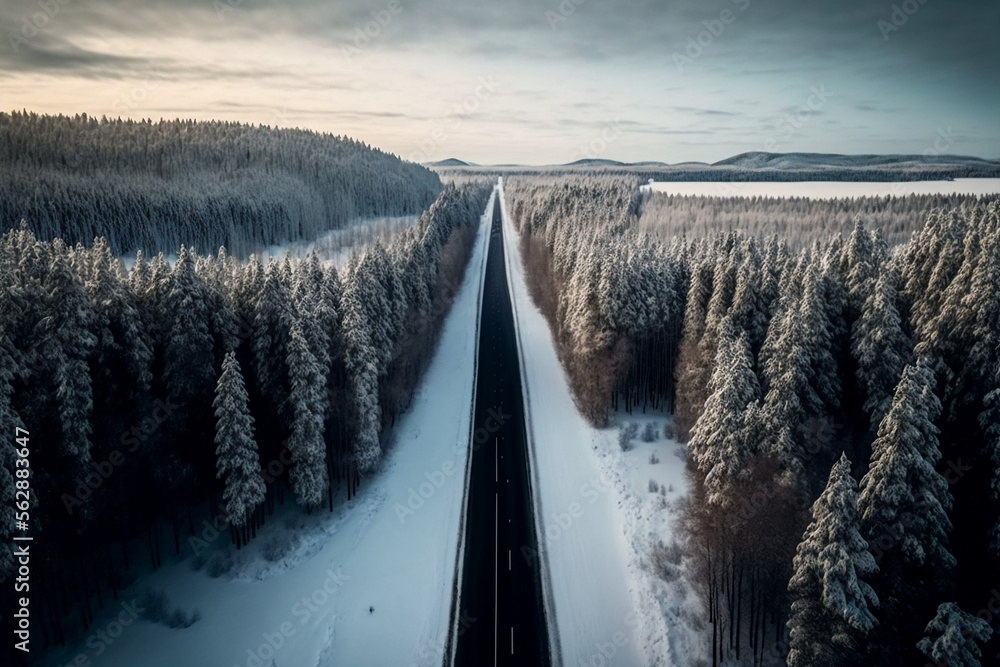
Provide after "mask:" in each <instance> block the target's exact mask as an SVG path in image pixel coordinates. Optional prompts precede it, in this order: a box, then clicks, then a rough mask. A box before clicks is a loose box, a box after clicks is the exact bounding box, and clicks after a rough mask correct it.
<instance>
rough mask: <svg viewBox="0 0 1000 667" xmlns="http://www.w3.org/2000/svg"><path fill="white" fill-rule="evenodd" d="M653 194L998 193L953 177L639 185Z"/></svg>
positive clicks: (995, 182) (993, 185) (991, 186)
mask: <svg viewBox="0 0 1000 667" xmlns="http://www.w3.org/2000/svg"><path fill="white" fill-rule="evenodd" d="M642 187H643V189H647V188H652V189H653V191H655V192H666V193H669V194H674V195H688V196H700V197H777V198H787V197H804V198H807V199H846V198H852V197H885V196H889V195H892V196H895V197H903V196H906V195H934V194H944V195H947V194H968V195H992V194H1000V178H956V179H955V180H953V181H910V182H900V183H874V182H873V183H862V182H848V181H801V182H798V183H792V182H784V181H782V182H770V181H760V182H752V181H751V182H739V183H728V182H721V181H714V182H713V181H690V182H680V181H677V182H672V181H657V182H653V183H650V184H648V185H644V186H642Z"/></svg>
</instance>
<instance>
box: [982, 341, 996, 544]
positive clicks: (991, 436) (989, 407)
mask: <svg viewBox="0 0 1000 667" xmlns="http://www.w3.org/2000/svg"><path fill="white" fill-rule="evenodd" d="M994 368H995V369H996V370H995V371H994V378H995V379H994V386H995V387H996V389H993V390H992V391H990V392H989V393H988V394H986V398H985V399H984V400H983V405H984V407H985V410H983V412H982V413H981V414H980V415H979V423H980V425H981V426H982V429H983V433H984V434H985V435H986V448H987V452H988V454H989V462H990V464H991V466H992V472H991V474H990V491H991V492H992V495H993V500H994V501H995V502H1000V361H997V362H995V363H994ZM990 545H991V547H992V549H993V553H994V554H996V555H997V556H1000V516H998V517H997V518H996V523H995V525H994V527H993V535H992V540H991V542H990Z"/></svg>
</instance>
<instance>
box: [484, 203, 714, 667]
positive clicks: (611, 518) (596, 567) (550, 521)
mask: <svg viewBox="0 0 1000 667" xmlns="http://www.w3.org/2000/svg"><path fill="white" fill-rule="evenodd" d="M501 206H503V212H504V217H503V219H504V242H505V250H506V253H505V254H506V257H507V267H508V281H509V282H510V288H511V289H510V291H511V299H512V302H513V304H512V305H513V307H514V317H515V321H516V326H517V328H518V341H519V346H520V351H521V359H522V364H523V367H522V374H523V376H524V380H525V386H524V391H525V396H526V398H525V401H526V403H527V405H526V412H527V418H528V424H529V426H528V430H529V440H530V451H531V457H532V459H531V464H532V484H533V493H534V498H535V512H536V519H537V525H538V526H539V533H540V535H539V544H540V551H541V554H540V557H541V558H542V563H543V568H544V570H543V571H544V572H545V573H547V575H548V577H547V579H548V581H547V591H546V593H547V596H548V599H547V603H548V604H549V605H550V607H549V608H550V611H551V610H553V609H554V616H555V618H554V619H552V618H550V623H552V624H554V627H553V632H552V633H551V634H552V636H553V637H556V638H558V650H559V655H558V656H557V657H558V662H559V663H560V664H565V665H573V666H574V667H577V666H583V667H596V666H598V665H601V666H611V665H619V666H622V667H625V666H632V665H650V666H653V665H656V666H661V665H662V666H666V665H687V664H690V663H689V658H690V657H694V656H695V655H697V650H698V649H697V646H698V642H697V638H695V637H691V636H689V635H690V632H689V631H688V630H687V629H686V628H687V627H688V625H687V623H686V622H684V621H682V619H691V618H692V617H693V605H692V604H691V601H690V594H689V592H688V588H687V586H686V585H685V583H684V577H683V576H678V578H677V579H676V580H675V581H673V582H671V583H667V582H666V581H664V580H662V579H660V578H658V577H657V576H656V575H654V573H653V572H652V570H651V569H650V568H649V566H648V565H647V561H648V557H649V547H650V545H651V544H652V543H654V542H657V541H662V542H664V543H665V544H669V543H670V542H671V535H670V533H671V525H670V523H671V517H672V512H671V511H670V508H672V507H673V506H675V505H676V502H677V498H678V497H680V496H681V495H682V494H683V493H684V491H685V486H684V462H683V460H682V458H681V457H682V456H683V452H684V449H683V447H681V446H680V445H678V444H677V443H675V442H673V441H670V440H666V439H664V438H663V437H662V436H660V437H658V438H657V439H656V440H655V441H654V442H652V443H643V445H642V446H639V447H633V448H632V449H631V450H630V451H628V452H623V451H622V449H621V448H620V447H619V445H618V429H617V428H608V429H600V430H599V429H594V428H593V427H591V426H590V425H589V424H587V422H586V420H585V419H584V418H583V417H582V416H581V415H580V413H579V411H578V410H577V409H576V406H575V404H574V402H573V399H572V395H571V393H570V389H569V385H568V382H567V379H566V376H565V373H564V372H563V369H562V366H561V365H560V363H559V360H558V358H557V355H556V351H555V348H554V345H553V341H552V336H551V332H550V331H549V327H548V324H547V322H546V321H545V319H544V317H543V316H542V314H541V312H540V311H539V310H538V308H537V307H536V306H535V305H534V303H533V302H532V301H531V297H530V295H529V293H528V290H527V286H526V284H525V280H524V270H523V265H522V259H521V254H520V251H519V244H518V242H517V239H518V236H517V232H516V230H515V229H514V228H513V225H512V223H511V221H510V219H509V218H508V215H507V210H506V206H505V204H504V203H503V197H502V189H501ZM627 420H628V421H632V418H631V417H629V418H627ZM665 420H666V418H665V417H663V416H661V417H660V419H659V422H660V424H661V425H662V423H663V422H664V421H665ZM635 421H639V419H638V418H636V420H635ZM660 433H661V434H662V429H661V430H660ZM654 453H655V454H656V458H657V459H658V461H657V463H655V464H651V463H649V461H650V455H651V454H654ZM651 478H652V479H654V480H655V481H656V483H657V486H658V487H659V486H665V487H666V488H668V489H673V490H672V491H665V492H664V493H663V494H661V493H660V492H659V491H657V492H650V491H649V479H651ZM522 557H525V558H533V557H535V556H534V554H531V553H525V552H522ZM678 574H679V575H680V574H681V573H680V571H679V570H678Z"/></svg>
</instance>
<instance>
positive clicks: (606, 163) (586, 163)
mask: <svg viewBox="0 0 1000 667" xmlns="http://www.w3.org/2000/svg"><path fill="white" fill-rule="evenodd" d="M562 166H564V167H625V166H628V165H627V164H626V163H625V162H619V161H617V160H602V159H600V158H583V159H581V160H576V161H575V162H570V163H568V164H565V165H562Z"/></svg>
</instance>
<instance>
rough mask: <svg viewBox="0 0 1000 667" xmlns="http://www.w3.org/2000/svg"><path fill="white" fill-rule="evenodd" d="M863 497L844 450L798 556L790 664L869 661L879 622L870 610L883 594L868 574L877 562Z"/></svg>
mask: <svg viewBox="0 0 1000 667" xmlns="http://www.w3.org/2000/svg"><path fill="white" fill-rule="evenodd" d="M857 499H858V495H857V483H856V482H855V480H854V478H853V477H852V476H851V462H850V461H848V460H847V456H846V455H842V456H841V457H840V460H839V461H838V462H837V463H835V464H834V466H833V468H832V469H831V470H830V478H829V480H828V482H827V485H826V490H825V491H824V492H823V494H822V495H821V496H820V497H819V498H818V499H817V500H816V502H815V503H814V504H813V507H812V517H813V518H812V522H811V523H810V524H809V527H808V528H806V531H805V534H803V536H802V542H801V543H800V544H799V547H798V549H797V550H796V554H795V559H794V561H793V567H794V574H793V575H792V578H791V580H790V581H789V583H788V594H789V597H790V599H791V615H790V617H789V620H788V629H789V652H788V665H789V667H823V666H826V665H829V666H830V667H834V666H836V667H840V666H842V665H851V664H857V665H860V664H863V662H862V652H863V649H864V640H865V637H866V635H867V634H868V632H869V631H870V630H871V629H872V628H873V627H875V625H876V624H877V623H878V622H877V621H876V619H875V617H874V616H873V615H872V612H871V611H870V608H873V607H877V606H878V598H877V597H876V595H875V591H874V590H873V589H872V587H871V586H870V585H868V583H867V582H866V581H865V579H866V578H867V577H868V576H869V575H871V574H872V573H874V572H875V571H876V570H877V566H876V565H875V559H874V558H873V557H872V555H871V553H869V552H868V543H867V542H866V541H865V540H864V538H862V537H861V533H860V532H859V527H860V522H859V518H858V513H857Z"/></svg>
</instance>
